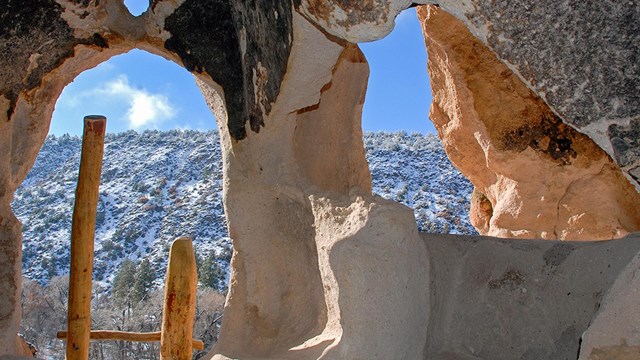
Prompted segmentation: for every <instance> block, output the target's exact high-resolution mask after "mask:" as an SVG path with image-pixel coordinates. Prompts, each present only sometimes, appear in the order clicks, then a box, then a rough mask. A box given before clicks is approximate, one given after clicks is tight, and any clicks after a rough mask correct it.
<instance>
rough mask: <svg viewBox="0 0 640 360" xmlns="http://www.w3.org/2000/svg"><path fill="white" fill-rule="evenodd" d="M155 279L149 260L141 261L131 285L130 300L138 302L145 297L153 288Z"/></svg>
mask: <svg viewBox="0 0 640 360" xmlns="http://www.w3.org/2000/svg"><path fill="white" fill-rule="evenodd" d="M155 277H156V274H155V273H154V271H153V269H152V268H151V263H150V262H149V259H144V260H142V262H141V263H140V264H139V265H138V269H137V270H136V276H135V282H134V284H133V293H132V300H133V301H134V302H139V301H141V300H143V299H144V298H145V297H146V296H147V294H148V293H149V291H150V290H151V287H152V286H153V280H154V279H155Z"/></svg>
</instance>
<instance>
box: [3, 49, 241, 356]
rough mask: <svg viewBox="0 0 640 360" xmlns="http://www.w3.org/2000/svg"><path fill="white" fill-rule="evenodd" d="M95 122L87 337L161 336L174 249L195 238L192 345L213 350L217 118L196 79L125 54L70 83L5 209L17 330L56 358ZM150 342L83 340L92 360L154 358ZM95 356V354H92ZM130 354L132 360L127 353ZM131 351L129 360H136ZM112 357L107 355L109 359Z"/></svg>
mask: <svg viewBox="0 0 640 360" xmlns="http://www.w3.org/2000/svg"><path fill="white" fill-rule="evenodd" d="M93 113H98V114H104V115H105V116H106V117H107V119H108V121H107V135H106V138H105V153H104V159H103V168H102V177H101V185H100V193H99V201H98V213H97V223H96V237H95V259H94V273H93V290H92V296H93V299H92V325H93V328H95V329H104V330H110V329H113V330H120V331H134V332H150V331H151V332H152V331H158V330H159V326H160V324H161V321H162V303H163V291H162V289H163V286H164V278H165V273H166V266H167V261H168V254H169V247H170V245H171V242H172V241H173V240H174V239H176V238H178V237H180V236H188V237H190V238H192V239H193V242H194V249H195V253H196V261H197V264H198V275H199V285H198V292H197V296H198V309H199V311H198V313H197V318H196V323H195V330H194V338H199V339H201V340H204V341H205V346H206V347H205V350H204V351H202V352H201V354H205V353H206V352H207V351H208V350H209V349H210V348H211V346H212V345H213V343H215V341H216V339H217V336H218V332H219V327H220V323H221V321H222V319H223V318H222V311H223V306H224V299H225V294H226V291H227V288H228V283H229V272H230V264H229V263H230V259H231V253H232V250H233V248H232V244H231V240H230V239H229V237H228V230H227V225H226V218H225V214H224V207H223V205H222V184H223V181H222V159H221V150H220V136H219V134H218V132H217V126H216V121H215V118H214V116H213V114H212V112H211V110H210V109H209V108H208V106H207V104H206V103H205V101H204V98H203V95H202V93H201V91H200V89H199V88H198V87H197V86H196V83H195V81H194V78H193V76H192V75H191V74H189V73H188V72H187V71H186V70H185V69H184V68H182V67H180V66H178V65H176V64H175V63H173V62H171V61H167V60H165V59H163V58H161V57H160V56H157V55H154V54H151V53H148V52H145V51H141V50H132V51H130V52H128V53H126V54H122V55H117V56H114V57H112V58H111V59H110V60H108V61H105V62H102V63H101V64H100V65H98V66H97V67H95V68H93V69H90V70H86V71H84V72H82V73H81V74H80V75H78V76H77V77H76V78H75V79H74V81H73V82H72V83H70V84H69V85H68V86H66V87H65V89H64V90H63V91H62V93H61V94H60V96H59V97H58V99H57V103H56V108H55V111H54V113H53V116H52V121H51V124H50V127H49V135H48V136H47V138H46V140H45V142H44V144H43V146H42V148H41V149H40V152H39V155H38V157H37V159H36V161H35V164H34V166H33V167H32V169H31V171H30V173H29V175H28V176H27V177H26V179H25V180H24V182H23V183H22V185H21V186H20V187H19V188H18V189H17V191H16V192H15V196H14V200H13V202H12V208H13V211H14V213H15V214H16V217H17V218H18V219H19V220H20V221H21V222H22V224H23V228H22V233H23V261H22V269H23V284H22V285H23V286H22V309H23V319H22V323H21V329H20V332H21V334H22V335H23V336H24V338H25V339H26V340H27V341H29V342H31V343H32V344H33V345H35V347H36V348H37V349H38V350H39V353H38V354H39V355H40V356H45V357H46V356H48V355H50V356H56V355H58V354H62V353H64V342H63V341H60V340H57V339H56V331H58V330H63V329H64V328H65V327H66V314H67V309H66V306H67V303H66V302H67V292H68V275H69V262H70V257H69V250H70V246H69V243H70V236H71V235H70V234H71V214H72V211H73V203H74V192H75V187H76V183H77V176H78V175H77V174H78V164H79V160H80V147H81V141H82V139H81V138H80V137H79V135H81V133H82V126H81V124H82V118H83V117H84V116H85V115H87V114H93ZM158 349H159V345H158V344H153V343H151V344H147V343H124V342H92V344H91V352H92V358H99V356H108V355H105V354H108V353H112V355H113V358H115V357H116V354H119V355H118V356H120V355H122V354H124V355H122V356H125V357H127V358H137V357H138V355H140V354H144V353H149V354H157V353H158ZM98 354H100V355H98ZM127 354H129V355H127ZM134 354H135V356H134ZM108 357H111V356H108Z"/></svg>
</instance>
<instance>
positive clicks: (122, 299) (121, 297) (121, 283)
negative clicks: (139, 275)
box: [112, 259, 136, 307]
mask: <svg viewBox="0 0 640 360" xmlns="http://www.w3.org/2000/svg"><path fill="white" fill-rule="evenodd" d="M135 281H136V264H135V263H134V262H133V261H131V260H129V259H126V260H124V261H122V263H120V269H119V270H118V273H117V274H116V276H115V278H114V279H113V290H112V291H113V300H114V301H115V302H116V304H118V305H120V306H124V305H127V306H129V307H130V306H131V300H132V299H131V296H132V288H133V285H134V284H135Z"/></svg>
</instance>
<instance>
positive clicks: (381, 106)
mask: <svg viewBox="0 0 640 360" xmlns="http://www.w3.org/2000/svg"><path fill="white" fill-rule="evenodd" d="M359 46H360V48H361V50H362V52H363V53H364V55H365V57H366V58H367V61H368V63H369V68H370V75H369V82H368V87H367V93H366V99H365V102H364V108H363V114H362V128H363V132H364V145H365V151H366V154H367V160H368V162H369V169H370V171H371V176H372V180H373V192H374V193H375V194H377V195H380V196H382V197H384V198H386V199H390V200H394V201H397V202H400V203H402V204H404V205H406V206H408V207H410V208H412V209H413V210H414V216H415V218H416V222H417V225H418V229H419V230H420V231H423V232H429V233H452V234H477V232H476V230H475V229H474V228H473V226H472V225H471V223H470V221H469V206H470V204H469V202H470V196H471V192H472V190H473V185H472V184H471V183H470V182H469V181H468V180H467V179H466V178H465V177H464V175H462V174H461V173H460V172H459V171H458V170H457V169H456V168H455V167H454V166H453V165H452V164H451V162H450V160H449V158H448V157H447V155H446V153H445V152H444V150H443V148H442V145H441V142H440V140H439V139H438V137H437V134H436V129H435V127H434V125H433V122H432V121H431V120H430V118H429V107H430V105H431V101H432V94H431V87H430V80H429V74H428V70H427V52H426V48H425V43H424V37H423V35H422V29H421V25H420V21H419V20H418V17H417V14H416V9H415V8H409V9H406V10H404V11H403V12H401V13H400V14H399V15H398V17H397V18H396V25H395V27H394V29H393V31H392V32H391V33H390V34H389V35H387V36H386V37H384V38H382V39H380V40H377V41H373V42H370V43H361V44H359ZM382 159H384V161H381V160H382Z"/></svg>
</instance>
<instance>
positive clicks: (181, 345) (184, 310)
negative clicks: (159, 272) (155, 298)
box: [160, 237, 198, 360]
mask: <svg viewBox="0 0 640 360" xmlns="http://www.w3.org/2000/svg"><path fill="white" fill-rule="evenodd" d="M197 285H198V274H197V272H196V258H195V255H194V253H193V244H192V243H191V239H189V238H185V237H182V238H178V239H176V240H175V241H174V242H173V244H172V245H171V253H170V255H169V265H168V266H167V278H166V279H165V289H164V307H163V309H162V330H161V337H160V359H161V360H190V359H191V355H192V352H193V350H192V345H191V339H192V338H193V318H194V316H195V311H196V287H197Z"/></svg>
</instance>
